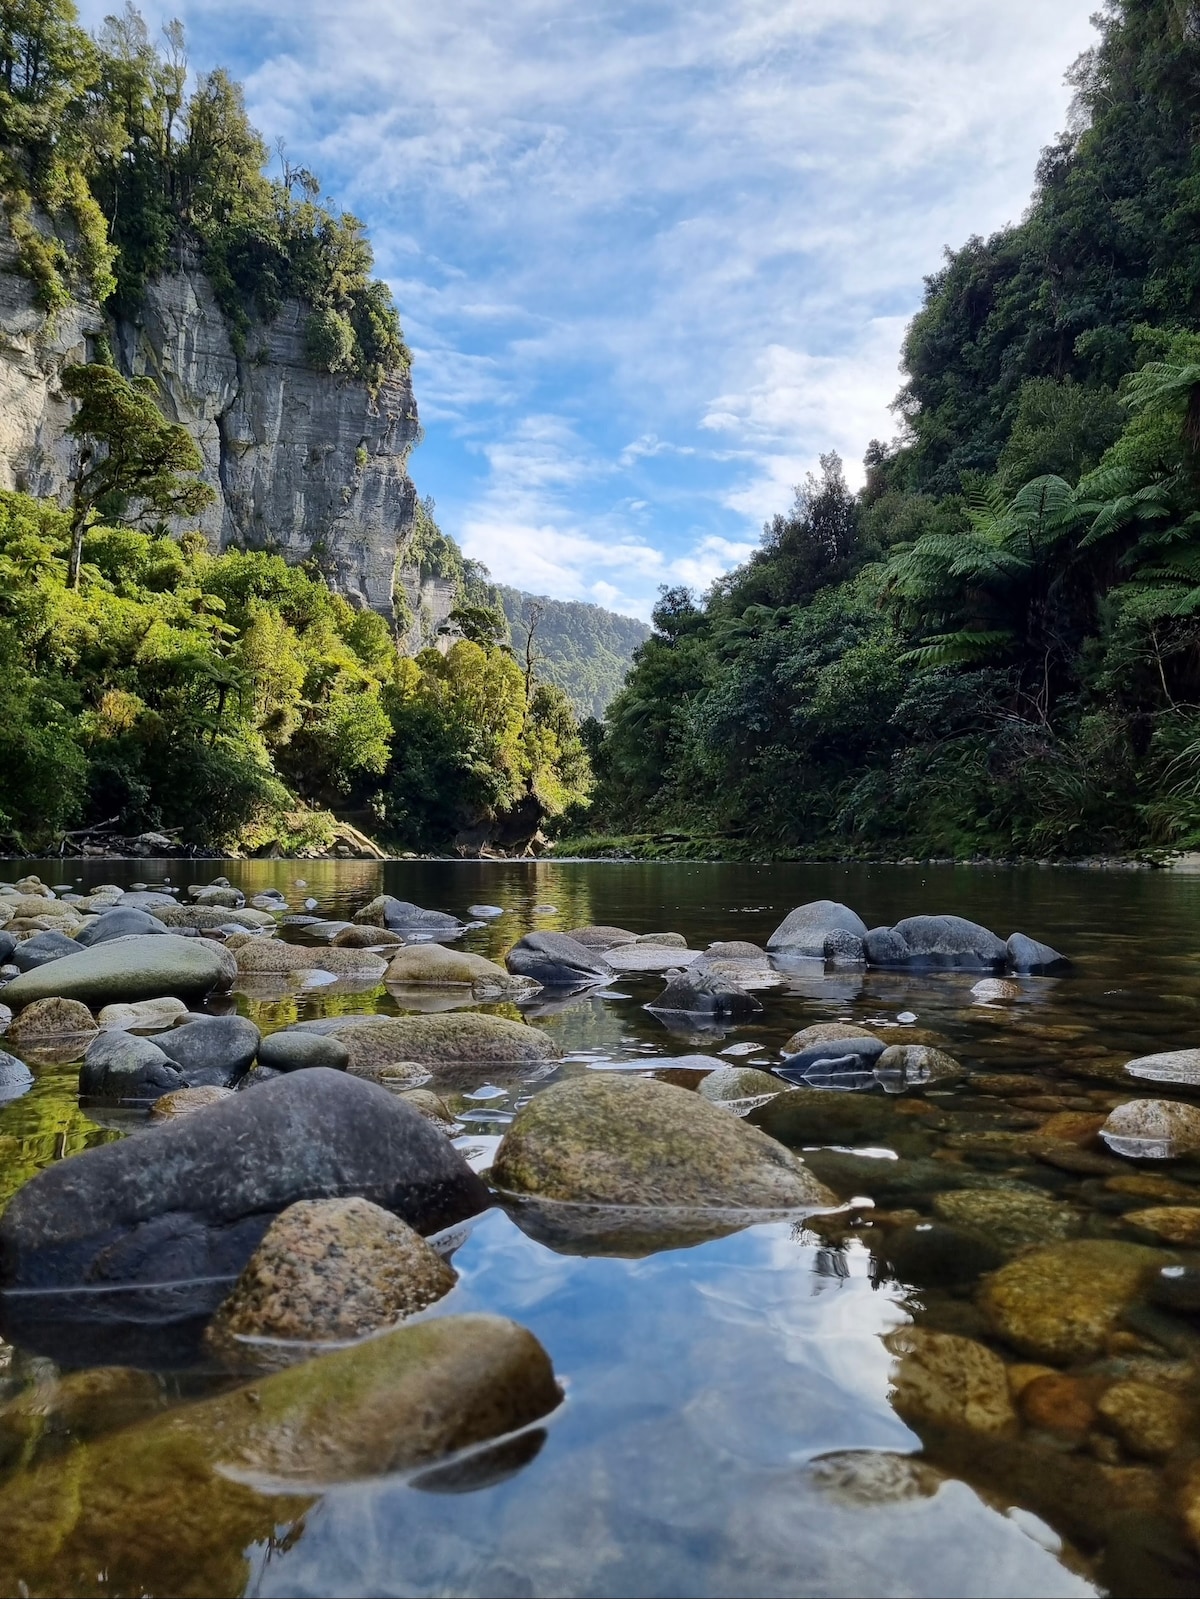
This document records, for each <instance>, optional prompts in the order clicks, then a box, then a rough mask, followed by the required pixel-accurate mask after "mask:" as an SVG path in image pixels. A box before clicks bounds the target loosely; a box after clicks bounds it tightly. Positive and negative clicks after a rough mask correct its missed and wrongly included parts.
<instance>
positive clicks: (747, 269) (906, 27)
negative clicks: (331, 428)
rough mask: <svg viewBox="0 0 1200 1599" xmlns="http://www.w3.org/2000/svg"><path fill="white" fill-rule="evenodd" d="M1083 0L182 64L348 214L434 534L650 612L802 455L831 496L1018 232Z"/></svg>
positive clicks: (922, 2)
mask: <svg viewBox="0 0 1200 1599" xmlns="http://www.w3.org/2000/svg"><path fill="white" fill-rule="evenodd" d="M111 3H112V0H85V4H84V5H83V7H82V9H83V12H84V15H85V18H86V20H88V21H89V22H93V23H94V22H96V21H98V20H99V19H100V16H101V14H102V13H103V11H105V10H107V9H110V7H111ZM1093 4H1094V0H1054V3H1053V4H1047V3H1046V0H1003V3H1001V0H856V3H855V4H854V5H849V6H848V5H847V4H846V3H845V0H688V3H686V4H685V3H684V0H664V3H663V4H660V5H656V6H653V7H647V6H645V5H635V4H634V3H633V0H612V3H610V4H607V5H605V6H601V7H587V6H575V5H571V4H570V3H569V0H508V3H507V4H506V5H504V6H496V5H494V4H492V3H490V0H449V3H447V4H443V5H441V6H408V5H405V6H401V5H395V4H393V3H391V0H340V3H339V4H338V5H337V6H328V5H325V4H321V3H318V0H287V3H286V4H285V0H185V3H184V4H183V6H182V10H183V15H184V18H185V21H186V22H187V23H188V26H189V30H190V32H191V35H192V39H193V58H194V60H195V61H196V62H197V63H198V64H202V65H208V64H210V63H211V62H212V61H221V62H223V63H225V64H227V65H229V66H231V67H232V68H233V69H234V70H235V71H236V72H237V73H239V75H241V76H243V77H244V78H245V80H246V82H247V89H248V99H249V104H250V107H251V110H252V113H253V115H254V116H255V118H256V120H257V121H258V122H259V124H260V125H261V126H262V127H263V128H264V130H265V131H267V132H268V133H269V135H270V136H271V137H274V136H275V135H276V134H282V135H283V136H284V137H285V139H286V140H287V142H288V146H289V149H290V150H291V151H292V153H293V154H294V155H296V156H297V157H301V158H302V159H303V160H304V161H305V162H306V163H307V164H309V165H311V166H314V167H315V168H316V169H317V170H318V171H320V172H321V174H322V176H323V178H324V180H325V186H326V188H327V189H328V190H329V191H330V192H332V193H336V194H337V196H338V197H339V200H341V201H344V202H345V203H346V204H348V205H352V206H353V207H354V208H355V209H357V210H358V211H359V212H360V213H361V214H362V215H364V216H365V217H366V219H367V221H368V223H369V225H370V228H371V232H372V236H373V238H374V240H375V243H376V248H377V255H378V260H379V264H380V266H381V268H382V269H383V270H384V272H385V273H386V274H387V275H388V276H389V279H390V281H391V282H392V285H393V288H394V291H395V293H396V296H397V300H398V303H399V305H400V309H401V313H402V316H403V318H404V320H405V323H406V326H407V329H408V332H409V336H410V339H411V341H412V342H413V344H414V346H415V348H416V353H417V360H416V364H415V368H414V371H415V380H416V383H417V398H418V404H419V406H420V408H421V412H422V416H423V419H424V421H425V424H426V430H427V440H426V443H425V445H424V447H423V449H422V451H421V452H420V453H419V454H418V456H417V457H416V458H415V461H414V472H415V475H416V476H417V479H418V484H419V487H420V488H421V489H422V490H423V491H425V490H428V489H431V490H432V491H433V492H434V494H435V495H436V498H437V500H438V505H439V513H440V514H441V515H442V517H443V518H444V520H445V524H446V526H447V528H448V531H450V532H452V533H454V534H456V535H457V536H459V537H460V538H461V539H462V540H463V541H464V542H465V543H466V544H467V545H468V546H469V548H470V550H471V553H472V554H475V555H477V556H479V557H481V558H483V559H486V560H489V561H490V562H491V563H492V564H494V565H495V567H496V569H497V573H498V575H500V576H503V577H505V578H506V579H507V580H509V581H520V582H522V583H527V584H529V585H530V586H536V587H541V588H544V589H548V590H550V591H551V592H555V593H561V594H564V595H577V596H580V597H588V596H598V595H599V594H600V593H601V591H603V593H604V594H606V595H608V596H609V597H608V599H607V600H606V601H605V603H616V598H615V596H620V597H621V603H622V604H628V605H630V606H634V605H636V607H637V608H638V609H639V610H641V611H643V612H644V611H645V609H646V606H647V605H648V604H649V603H650V600H651V598H652V595H653V591H654V587H655V586H656V584H657V583H659V582H673V581H694V582H697V583H702V582H704V581H707V580H708V574H709V573H710V571H711V569H712V566H713V563H714V562H721V561H725V562H729V561H736V560H738V559H740V558H741V553H740V552H744V551H745V550H746V548H747V547H748V544H749V543H750V541H751V540H752V539H753V538H754V536H755V532H756V530H757V527H758V525H759V524H760V523H761V521H762V519H763V517H764V516H766V515H768V514H769V513H770V512H771V511H773V510H776V509H780V508H782V507H783V506H784V505H786V503H787V501H788V500H789V499H790V495H791V486H792V484H793V483H794V482H796V481H797V480H798V479H799V478H800V477H801V476H802V475H803V473H804V471H805V470H807V469H808V468H809V467H810V466H811V465H812V464H813V463H814V462H815V459H816V456H817V455H818V453H819V452H820V451H822V450H826V449H829V448H831V447H834V448H837V449H838V450H839V451H841V452H842V453H843V455H845V456H846V458H847V461H848V463H849V464H850V466H851V471H852V472H853V468H854V465H855V463H857V461H858V459H859V458H860V457H861V454H862V450H863V447H864V446H865V444H866V443H867V441H868V439H870V438H871V437H872V436H874V435H882V436H888V435H889V433H890V432H891V431H892V429H893V427H894V423H893V419H892V417H891V416H890V414H889V412H888V409H887V407H888V402H889V401H890V400H891V398H892V397H893V395H894V394H895V391H896V388H897V387H898V375H897V358H898V350H899V343H900V337H901V333H902V330H903V326H904V324H905V321H906V320H907V318H908V317H909V316H910V315H911V314H912V311H913V310H914V309H915V307H916V306H917V304H918V303H919V299H920V293H921V279H922V276H923V274H925V273H928V272H931V271H934V270H936V268H937V266H938V264H939V260H940V253H941V249H942V246H943V245H945V244H947V243H958V242H961V241H962V240H963V239H965V238H966V237H967V236H969V235H970V234H971V233H974V232H988V231H990V230H992V229H994V228H995V227H997V226H999V225H1001V224H1003V223H1004V222H1006V221H1009V220H1012V219H1015V218H1016V217H1017V216H1019V214H1020V213H1021V211H1022V209H1023V207H1024V205H1025V203H1026V201H1027V198H1028V194H1029V190H1030V186H1031V178H1032V171H1033V165H1034V161H1035V158H1036V154H1037V150H1038V148H1039V146H1040V145H1041V144H1042V143H1044V142H1045V141H1046V140H1047V139H1049V138H1050V137H1052V136H1053V135H1054V133H1055V132H1056V130H1057V129H1058V128H1059V127H1060V126H1061V125H1062V124H1063V123H1064V121H1065V117H1066V106H1067V98H1068V96H1067V91H1066V89H1065V88H1064V87H1063V84H1062V74H1063V72H1064V70H1065V69H1066V67H1067V66H1068V65H1069V63H1070V61H1071V60H1072V58H1073V57H1074V55H1075V54H1076V53H1077V52H1078V51H1079V50H1080V49H1081V48H1083V47H1084V46H1086V45H1087V44H1088V43H1089V42H1090V29H1089V24H1088V13H1089V11H1090V10H1091V9H1092V6H1093ZM146 9H147V14H148V16H150V17H152V18H155V17H157V16H159V14H161V15H164V16H165V15H166V14H170V13H173V12H174V11H175V10H177V9H179V7H178V6H177V5H175V4H165V3H161V0H148V3H147V6H146ZM485 546H487V547H489V548H490V550H491V552H492V553H491V554H489V553H488V548H485ZM688 573H691V574H693V576H690V577H689V576H687V575H686V574H688ZM518 574H520V575H519V576H518Z"/></svg>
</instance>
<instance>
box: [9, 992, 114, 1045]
mask: <svg viewBox="0 0 1200 1599" xmlns="http://www.w3.org/2000/svg"><path fill="white" fill-rule="evenodd" d="M14 981H15V979H14ZM11 993H12V984H11V983H10V984H9V986H8V988H7V989H5V993H4V997H5V999H7V998H8V997H9V995H10V994H11ZM95 1031H96V1023H95V1022H94V1021H93V1019H92V1013H91V1011H90V1010H88V1008H87V1006H86V1005H83V1004H80V1002H79V1001H78V1000H75V999H60V998H58V996H57V995H55V996H51V997H50V998H47V999H37V1000H34V1001H33V1003H32V1004H30V1005H26V1006H25V1008H24V1009H23V1010H22V1011H21V1013H20V1015H19V1016H18V1017H17V1019H16V1021H14V1022H12V1023H10V1025H9V1029H8V1037H9V1040H10V1042H12V1043H14V1044H16V1045H17V1046H18V1048H20V1047H22V1046H27V1045H35V1046H36V1045H38V1044H41V1043H44V1042H51V1041H53V1040H55V1039H59V1038H88V1037H90V1036H91V1035H92V1034H93V1033H94V1032H95ZM80 1053H81V1054H82V1050H81V1051H80Z"/></svg>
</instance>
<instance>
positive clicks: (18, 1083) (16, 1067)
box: [0, 1049, 33, 1104]
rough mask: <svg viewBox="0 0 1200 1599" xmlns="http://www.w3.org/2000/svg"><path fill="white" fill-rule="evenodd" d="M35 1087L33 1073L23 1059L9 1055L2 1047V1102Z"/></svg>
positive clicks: (0, 1060) (0, 1075) (0, 1065)
mask: <svg viewBox="0 0 1200 1599" xmlns="http://www.w3.org/2000/svg"><path fill="white" fill-rule="evenodd" d="M32 1087H33V1073H32V1072H31V1071H30V1070H29V1067H28V1066H26V1064H25V1062H24V1061H23V1060H18V1059H17V1057H16V1056H15V1055H8V1054H6V1053H5V1052H4V1050H2V1049H0V1104H3V1103H4V1101H5V1100H9V1099H19V1098H20V1096H21V1095H22V1094H23V1093H25V1091H26V1090H27V1089H29V1088H32Z"/></svg>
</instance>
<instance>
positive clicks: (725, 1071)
mask: <svg viewBox="0 0 1200 1599" xmlns="http://www.w3.org/2000/svg"><path fill="white" fill-rule="evenodd" d="M699 1090H700V1096H701V1098H703V1099H707V1100H709V1101H710V1102H711V1103H712V1104H714V1105H739V1104H741V1105H744V1104H745V1102H746V1101H747V1100H750V1101H752V1102H756V1103H762V1102H764V1101H765V1100H767V1099H769V1098H771V1097H772V1096H773V1095H775V1094H779V1093H782V1092H783V1090H784V1085H783V1084H782V1083H781V1082H780V1080H779V1078H778V1077H772V1076H771V1074H770V1073H769V1072H760V1071H757V1070H756V1069H755V1068H754V1067H753V1066H718V1067H717V1068H716V1070H715V1071H710V1072H707V1073H706V1074H705V1075H704V1076H703V1077H702V1078H701V1079H700V1083H699Z"/></svg>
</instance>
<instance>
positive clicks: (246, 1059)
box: [155, 1016, 262, 1088]
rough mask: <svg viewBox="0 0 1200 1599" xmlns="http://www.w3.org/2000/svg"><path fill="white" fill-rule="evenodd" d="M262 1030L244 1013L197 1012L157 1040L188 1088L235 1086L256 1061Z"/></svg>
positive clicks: (159, 1036)
mask: <svg viewBox="0 0 1200 1599" xmlns="http://www.w3.org/2000/svg"><path fill="white" fill-rule="evenodd" d="M261 1038H262V1034H261V1033H260V1032H259V1030H258V1028H257V1027H255V1025H254V1023H253V1022H252V1021H248V1020H247V1019H246V1017H245V1016H196V1017H194V1018H193V1019H192V1020H191V1021H188V1022H184V1023H183V1025H182V1026H177V1027H172V1028H170V1029H169V1030H168V1031H167V1032H165V1033H160V1034H159V1035H158V1037H157V1039H156V1040H155V1042H156V1043H157V1045H158V1047H159V1048H160V1049H161V1050H162V1052H163V1054H164V1055H166V1056H167V1058H168V1059H169V1060H171V1061H173V1062H174V1064H175V1065H176V1066H178V1068H179V1070H180V1071H181V1072H182V1073H183V1078H184V1081H185V1082H186V1084H187V1086H188V1087H189V1088H232V1087H233V1085H234V1083H235V1082H236V1081H237V1080H238V1078H239V1077H240V1076H241V1075H242V1073H243V1072H244V1071H245V1070H246V1069H247V1067H248V1066H249V1065H250V1063H251V1062H252V1061H253V1059H254V1057H255V1054H256V1053H257V1051H258V1046H259V1042H260V1040H261Z"/></svg>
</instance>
